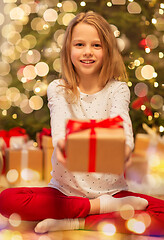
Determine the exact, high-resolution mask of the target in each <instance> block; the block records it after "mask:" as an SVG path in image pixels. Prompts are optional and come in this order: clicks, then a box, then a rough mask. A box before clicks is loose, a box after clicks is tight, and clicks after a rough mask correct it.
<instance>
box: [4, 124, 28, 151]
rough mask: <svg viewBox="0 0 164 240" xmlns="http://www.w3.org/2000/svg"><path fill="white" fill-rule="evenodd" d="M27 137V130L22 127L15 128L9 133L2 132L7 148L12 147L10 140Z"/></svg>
mask: <svg viewBox="0 0 164 240" xmlns="http://www.w3.org/2000/svg"><path fill="white" fill-rule="evenodd" d="M24 135H26V130H25V129H23V128H20V127H15V128H12V129H10V130H9V131H6V130H0V137H2V138H3V139H4V141H5V143H6V146H7V147H9V145H10V138H11V137H15V136H24Z"/></svg>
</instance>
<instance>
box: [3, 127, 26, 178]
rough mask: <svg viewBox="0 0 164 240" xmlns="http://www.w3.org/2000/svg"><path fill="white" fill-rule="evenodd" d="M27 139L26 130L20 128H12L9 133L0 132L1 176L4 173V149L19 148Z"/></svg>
mask: <svg viewBox="0 0 164 240" xmlns="http://www.w3.org/2000/svg"><path fill="white" fill-rule="evenodd" d="M28 138H29V137H28V135H27V133H26V130H25V129H23V128H20V127H15V128H12V129H10V130H9V131H6V130H0V150H1V152H2V156H3V170H2V173H3V174H5V173H6V163H5V149H6V148H9V147H11V148H21V146H22V145H23V144H24V143H26V142H27V141H28Z"/></svg>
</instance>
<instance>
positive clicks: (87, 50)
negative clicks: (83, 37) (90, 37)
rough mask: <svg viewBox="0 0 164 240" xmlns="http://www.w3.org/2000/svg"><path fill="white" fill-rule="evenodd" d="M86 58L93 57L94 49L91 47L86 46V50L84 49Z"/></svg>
mask: <svg viewBox="0 0 164 240" xmlns="http://www.w3.org/2000/svg"><path fill="white" fill-rule="evenodd" d="M83 54H84V55H85V56H88V55H89V56H91V55H93V53H92V49H91V47H90V46H86V47H85V49H84V53H83Z"/></svg>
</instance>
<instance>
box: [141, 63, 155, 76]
mask: <svg viewBox="0 0 164 240" xmlns="http://www.w3.org/2000/svg"><path fill="white" fill-rule="evenodd" d="M154 72H155V69H154V67H153V66H151V65H145V66H143V68H142V69H141V74H142V76H143V77H144V78H145V79H151V78H153V73H154Z"/></svg>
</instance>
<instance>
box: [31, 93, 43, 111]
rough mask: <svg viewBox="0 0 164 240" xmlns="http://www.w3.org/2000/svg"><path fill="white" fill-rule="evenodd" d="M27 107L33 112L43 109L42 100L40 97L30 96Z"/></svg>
mask: <svg viewBox="0 0 164 240" xmlns="http://www.w3.org/2000/svg"><path fill="white" fill-rule="evenodd" d="M29 105H30V107H31V108H32V109H33V110H39V109H41V108H42V107H43V99H42V98H41V97H40V96H32V97H31V98H30V100H29Z"/></svg>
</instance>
